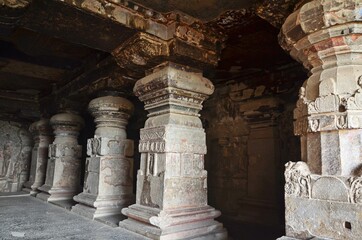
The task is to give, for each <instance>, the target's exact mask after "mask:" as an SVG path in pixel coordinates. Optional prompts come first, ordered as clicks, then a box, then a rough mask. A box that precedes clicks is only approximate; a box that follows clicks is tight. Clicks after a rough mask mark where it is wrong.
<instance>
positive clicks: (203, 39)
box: [59, 0, 222, 72]
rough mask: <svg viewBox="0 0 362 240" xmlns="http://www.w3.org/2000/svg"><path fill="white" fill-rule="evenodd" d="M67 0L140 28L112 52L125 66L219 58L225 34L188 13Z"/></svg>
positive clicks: (114, 1)
mask: <svg viewBox="0 0 362 240" xmlns="http://www.w3.org/2000/svg"><path fill="white" fill-rule="evenodd" d="M59 1H60V0H59ZM63 2H65V3H67V4H70V5H73V6H75V7H77V8H79V9H81V10H83V11H86V12H88V13H92V14H96V15H98V16H101V17H102V18H106V19H110V20H111V21H114V22H117V23H118V24H121V25H123V26H125V27H127V28H130V29H136V30H138V31H139V32H138V33H137V34H136V35H134V36H133V37H131V38H130V39H128V40H127V41H125V42H123V43H122V42H120V46H119V47H117V48H116V49H114V51H113V52H112V54H113V56H115V58H116V60H117V62H118V64H119V65H120V66H121V67H123V68H129V67H130V68H138V70H137V71H140V72H141V71H143V70H144V69H148V68H150V67H153V66H155V65H157V64H159V63H161V62H163V61H164V60H165V59H167V60H173V61H174V59H177V60H181V62H182V59H188V60H189V61H190V60H191V61H194V62H198V63H201V65H211V66H212V65H216V64H217V62H218V55H219V52H220V50H221V39H222V36H220V35H218V34H217V33H216V32H214V30H213V29H212V28H209V27H208V26H207V25H205V24H203V23H202V22H201V21H199V20H197V19H195V18H193V17H190V16H188V15H186V14H183V13H180V12H171V13H167V14H163V13H158V12H155V11H153V10H152V9H149V8H146V7H143V6H141V5H138V4H136V3H133V2H131V1H123V0H81V1H73V0H64V1H63ZM199 65H200V64H199Z"/></svg>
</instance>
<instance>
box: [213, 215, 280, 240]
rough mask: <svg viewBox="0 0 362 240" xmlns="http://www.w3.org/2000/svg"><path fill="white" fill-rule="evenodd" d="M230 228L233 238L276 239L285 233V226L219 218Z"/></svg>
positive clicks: (236, 239) (245, 239)
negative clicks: (237, 221) (238, 221)
mask: <svg viewBox="0 0 362 240" xmlns="http://www.w3.org/2000/svg"><path fill="white" fill-rule="evenodd" d="M218 220H219V221H220V222H222V223H223V224H224V226H225V227H226V229H227V230H228V234H229V237H230V239H232V240H275V239H277V238H279V237H281V236H283V235H284V234H285V231H284V228H283V226H280V227H275V226H274V227H272V226H264V225H258V224H250V223H236V222H234V221H230V220H226V219H218Z"/></svg>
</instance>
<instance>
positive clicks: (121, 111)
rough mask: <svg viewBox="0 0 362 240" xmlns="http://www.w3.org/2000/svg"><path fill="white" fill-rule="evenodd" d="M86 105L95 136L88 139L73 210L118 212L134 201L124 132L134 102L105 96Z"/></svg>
mask: <svg viewBox="0 0 362 240" xmlns="http://www.w3.org/2000/svg"><path fill="white" fill-rule="evenodd" d="M88 108H89V111H90V112H91V114H92V115H93V116H94V117H95V123H96V124H97V126H96V131H95V135H94V138H91V139H88V145H87V155H88V156H89V157H88V158H87V160H86V172H85V178H84V188H83V192H82V193H80V194H78V195H77V196H75V197H74V200H75V201H76V202H78V203H79V204H77V205H75V206H74V207H73V208H72V211H73V212H75V213H78V214H80V215H83V216H86V217H89V218H92V219H94V218H100V217H106V216H111V215H118V214H121V210H122V208H124V207H127V206H129V205H130V204H132V203H133V202H134V194H133V159H132V156H133V141H132V140H129V139H127V134H126V125H127V123H128V119H129V117H130V115H131V114H132V112H133V104H132V103H131V102H130V101H128V100H127V99H125V98H122V97H116V96H104V97H99V98H96V99H93V100H92V101H91V102H90V103H89V107H88ZM118 221H119V220H118ZM117 224H118V222H117Z"/></svg>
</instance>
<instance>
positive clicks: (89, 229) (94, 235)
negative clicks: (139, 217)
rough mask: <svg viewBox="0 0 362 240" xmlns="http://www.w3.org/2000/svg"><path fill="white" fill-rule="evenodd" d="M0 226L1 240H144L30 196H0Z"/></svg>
mask: <svg viewBox="0 0 362 240" xmlns="http://www.w3.org/2000/svg"><path fill="white" fill-rule="evenodd" d="M24 213H26V214H24ZM0 225H1V228H0V239H2V240H8V239H9V240H10V239H53V240H55V239H87V240H93V239H94V240H95V239H120V240H142V239H145V238H144V237H142V236H139V235H136V234H133V233H130V232H128V231H126V230H123V229H121V228H112V227H110V226H108V225H105V224H102V223H99V222H96V221H92V220H88V219H85V218H83V217H80V216H78V215H76V214H72V213H70V212H69V211H66V210H64V209H62V208H59V207H56V206H54V205H52V204H46V203H44V202H43V201H41V200H39V199H37V198H33V197H30V196H20V197H19V196H14V197H10V196H7V197H1V196H0Z"/></svg>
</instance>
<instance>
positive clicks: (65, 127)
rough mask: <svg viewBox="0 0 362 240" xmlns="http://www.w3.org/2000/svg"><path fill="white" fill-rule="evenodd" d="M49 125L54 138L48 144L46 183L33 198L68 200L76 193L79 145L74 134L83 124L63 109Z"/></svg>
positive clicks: (71, 113) (78, 174) (80, 153)
mask: <svg viewBox="0 0 362 240" xmlns="http://www.w3.org/2000/svg"><path fill="white" fill-rule="evenodd" d="M50 124H51V126H52V128H53V130H54V135H55V139H54V142H53V143H52V144H51V145H49V152H48V154H49V155H48V156H49V158H48V166H47V172H46V180H45V184H44V185H43V186H41V187H40V188H39V190H40V191H41V193H39V194H38V195H37V197H38V198H40V199H42V200H46V201H48V202H56V201H61V200H72V199H73V196H74V195H75V194H77V193H78V192H79V190H80V165H81V156H82V146H80V145H78V135H79V131H80V129H81V128H82V127H83V125H84V122H83V119H82V118H81V117H80V116H79V115H78V114H77V113H76V112H73V111H70V110H65V111H63V112H61V113H59V114H57V115H54V116H53V117H52V118H51V119H50Z"/></svg>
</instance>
